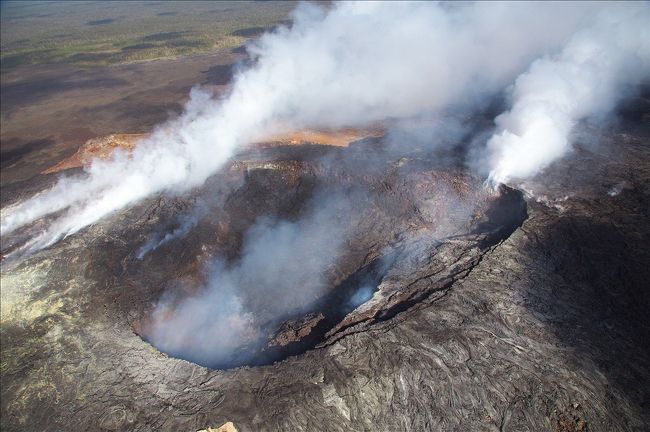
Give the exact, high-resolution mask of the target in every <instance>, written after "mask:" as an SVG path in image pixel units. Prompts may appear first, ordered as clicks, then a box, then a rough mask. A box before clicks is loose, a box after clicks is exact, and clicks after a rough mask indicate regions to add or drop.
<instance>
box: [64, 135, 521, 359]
mask: <svg viewBox="0 0 650 432" xmlns="http://www.w3.org/2000/svg"><path fill="white" fill-rule="evenodd" d="M384 147H385V143H384V142H383V140H382V139H381V138H376V137H372V138H366V139H361V140H358V141H356V142H353V143H352V144H350V145H349V146H347V147H336V146H331V145H320V144H303V145H300V146H295V145H286V144H283V143H282V142H280V143H279V144H277V145H274V146H266V147H265V146H261V147H257V148H254V149H250V150H248V151H244V152H242V153H240V154H238V155H237V156H236V157H234V158H233V160H232V161H231V162H230V163H229V164H228V166H226V167H224V168H223V169H222V170H221V171H220V172H219V173H217V174H215V175H214V176H212V177H211V178H210V179H209V180H208V181H207V182H206V184H205V185H204V186H202V187H201V188H198V189H195V190H193V191H191V193H189V194H186V195H183V196H176V197H171V196H160V197H158V198H155V199H150V200H148V201H146V202H144V203H142V204H139V205H137V206H135V207H134V208H132V209H130V210H125V211H122V212H120V213H119V214H118V215H115V216H113V217H112V218H109V219H113V221H112V222H111V221H110V220H109V221H107V222H106V223H105V224H102V225H104V226H106V228H103V229H105V230H106V231H107V232H106V235H105V236H104V239H105V240H104V241H95V242H93V245H92V246H90V257H89V260H90V262H91V263H92V264H90V265H88V267H87V276H88V277H90V278H92V279H94V280H96V281H97V284H96V286H106V285H107V284H109V283H111V282H110V281H111V280H114V279H115V278H116V277H117V278H119V279H120V281H121V282H120V284H121V285H122V289H121V290H117V291H116V292H114V293H113V294H109V295H110V296H113V298H114V302H113V304H114V306H115V305H116V306H117V309H118V310H117V311H116V312H117V313H118V314H120V315H123V316H126V317H127V320H128V322H129V323H130V326H131V328H132V329H133V331H134V332H135V333H136V334H138V335H139V336H140V337H141V338H142V339H143V340H144V341H147V342H150V343H152V345H154V346H155V347H157V348H160V349H161V350H162V351H164V352H166V353H167V354H169V355H171V356H174V357H178V358H184V359H186V360H190V361H193V362H196V363H199V364H201V365H203V366H208V367H210V368H214V369H227V368H232V367H238V366H258V365H264V364H270V363H273V362H276V361H279V360H282V359H285V358H287V357H288V356H293V355H297V354H300V353H303V352H305V351H307V350H309V349H313V348H318V347H323V346H326V345H330V344H332V343H333V342H335V341H337V340H339V339H341V338H343V337H345V336H346V335H349V334H352V333H355V332H359V331H363V330H364V329H368V328H369V327H371V326H373V325H374V324H376V323H378V322H381V321H386V320H389V319H391V318H393V317H394V316H395V315H397V314H398V313H399V312H401V311H404V310H406V309H408V308H411V307H414V306H417V305H418V304H419V303H420V302H422V301H424V300H425V299H426V300H427V301H433V300H435V299H436V298H439V297H442V296H444V295H445V293H446V292H447V290H448V289H449V288H450V287H451V286H452V285H453V284H454V282H455V281H457V280H459V279H462V278H464V277H465V276H466V275H467V274H468V273H469V272H471V270H472V268H473V267H474V266H475V265H476V264H478V263H479V262H480V260H481V259H482V257H483V255H484V254H485V253H486V252H487V251H489V250H490V249H491V248H492V247H494V246H495V245H496V244H498V243H499V242H500V241H502V240H503V239H504V238H506V237H508V236H509V235H510V234H511V233H512V232H513V231H514V229H516V227H518V226H519V225H521V223H522V222H523V220H524V219H525V218H526V216H527V213H526V204H525V201H524V199H523V195H522V193H521V192H519V191H517V190H514V189H511V188H508V187H506V186H501V187H500V189H499V190H498V191H493V190H491V189H489V188H486V187H485V185H484V184H483V183H482V181H481V180H480V179H478V178H476V177H473V176H471V175H469V174H466V173H464V172H463V170H462V169H461V168H460V167H454V166H453V165H452V166H450V165H449V164H448V163H445V164H441V163H440V160H441V159H440V158H438V157H436V156H435V155H429V156H426V155H424V154H419V153H417V152H415V153H412V154H408V155H407V156H404V155H403V154H401V155H400V156H396V155H395V154H393V153H391V152H390V151H389V150H387V149H386V148H384ZM370 150H372V151H370ZM368 154H373V155H374V156H373V158H372V160H368ZM332 197H336V198H335V199H332ZM323 203H324V204H323ZM321 207H326V208H327V212H328V213H327V217H328V219H327V223H328V224H332V226H336V227H337V228H336V229H335V230H333V231H334V232H333V233H332V234H330V235H333V236H338V237H340V239H341V241H340V243H341V246H340V247H337V248H336V252H335V253H334V254H333V255H332V256H329V255H327V256H323V257H321V258H319V259H322V260H323V261H324V262H323V263H322V264H320V265H318V266H317V270H316V271H318V272H321V273H322V274H321V275H319V276H318V277H317V278H316V280H317V282H314V280H311V279H310V278H309V277H308V279H310V280H308V281H307V282H306V284H312V285H314V284H317V285H319V286H317V287H310V286H305V285H301V286H291V283H289V285H288V286H275V285H272V283H271V282H264V276H263V275H261V276H260V277H259V278H257V279H253V281H252V282H251V281H250V280H248V281H247V282H246V281H244V282H241V285H240V286H237V290H238V291H237V293H236V295H237V298H238V300H239V301H241V304H242V306H243V309H244V311H245V312H246V314H245V317H246V318H247V319H243V318H244V315H243V314H242V315H237V314H233V313H232V312H231V311H229V310H227V306H220V305H219V304H215V305H213V311H214V313H213V316H212V317H211V318H210V321H211V320H214V322H215V323H221V324H219V326H217V327H216V328H217V329H218V330H212V331H213V333H210V331H211V330H210V328H207V329H205V332H206V334H205V335H202V336H201V338H200V340H201V341H202V343H206V344H212V345H214V346H215V347H216V349H217V350H219V346H220V340H222V339H228V337H227V336H226V335H224V334H219V333H220V332H223V331H228V330H230V329H231V326H232V325H244V326H245V327H246V328H245V329H244V330H242V329H241V328H240V329H239V331H240V333H241V334H242V335H245V337H242V338H241V340H237V341H236V342H235V343H233V342H229V343H228V344H225V343H224V347H223V351H224V352H226V353H224V354H221V355H218V356H217V357H216V360H215V357H214V356H207V357H206V356H202V355H198V356H197V355H192V354H188V352H192V348H197V347H192V346H191V345H192V344H196V343H197V342H196V341H192V340H187V341H183V342H180V343H176V344H174V345H173V346H171V347H170V346H165V344H162V346H161V345H160V344H158V343H157V340H156V337H155V331H156V330H155V329H156V328H157V327H159V326H160V325H161V324H164V323H162V322H161V321H164V320H165V319H168V318H169V317H170V316H171V315H173V314H174V313H175V312H176V311H175V309H176V308H177V307H180V305H182V304H183V302H184V301H185V300H187V299H188V298H193V297H196V298H199V299H200V298H201V297H200V296H201V295H202V293H204V292H205V291H206V290H207V289H208V288H206V286H207V285H208V284H209V279H210V277H211V276H210V271H209V269H210V267H211V265H212V264H211V263H213V262H214V261H215V260H219V262H222V263H224V264H223V266H224V267H223V269H224V271H230V270H229V269H230V268H233V267H237V266H238V265H239V263H240V262H241V261H242V259H243V257H242V255H243V254H244V253H245V245H246V242H247V241H250V238H249V237H250V232H251V230H252V227H254V226H255V225H256V224H257V223H259V221H260V220H266V221H270V224H271V225H272V226H273V225H274V224H278V223H283V222H285V223H286V222H289V223H297V224H299V223H300V222H301V221H303V220H304V219H306V218H309V215H310V214H312V213H313V212H314V209H315V208H321ZM188 215H189V216H191V218H192V219H193V221H192V223H191V224H189V225H188V224H186V225H188V226H185V227H183V226H182V225H183V224H184V222H183V221H184V220H187V217H188ZM115 218H117V219H119V221H116V220H115ZM297 229H298V232H297V238H300V237H301V236H304V235H309V234H305V233H304V232H302V231H304V229H303V228H301V227H300V225H298V228H297ZM324 229H325V228H324ZM116 230H119V231H120V232H116ZM328 230H330V231H332V230H331V229H328ZM253 231H254V230H253ZM172 237H173V240H172V241H167V240H163V239H168V240H169V239H170V238H172ZM118 238H119V239H120V240H119V241H117V240H116V239H118ZM247 238H248V240H247ZM66 241H67V240H66ZM107 241H108V242H111V243H114V242H118V243H120V244H119V245H118V244H112V245H111V247H107V245H106V244H105V242H107ZM152 241H153V243H152ZM306 241H307V244H309V240H306ZM147 244H149V245H150V246H149V250H147V251H146V252H143V251H144V249H143V247H144V246H143V245H147ZM152 244H153V245H154V246H151V245H152ZM290 247H294V246H293V245H290ZM310 247H311V245H310ZM313 247H314V248H318V247H319V245H318V243H316V244H313ZM316 255H317V256H318V253H316ZM267 259H268V260H270V262H272V263H273V266H275V267H279V268H280V269H281V270H282V271H286V272H296V271H297V272H299V271H301V267H303V264H304V263H303V262H301V261H302V257H299V256H290V257H289V258H287V257H274V256H269V257H267ZM282 260H284V262H283V261H282ZM291 260H293V261H294V262H287V261H291ZM248 270H250V269H248ZM255 271H257V270H255ZM260 271H261V270H260ZM244 279H245V278H244ZM260 280H261V281H263V282H261V284H259V286H257V285H254V284H255V283H256V282H259V281H260ZM289 280H293V279H291V278H289ZM275 281H276V282H277V279H276V280H275ZM269 284H271V285H269ZM278 285H283V284H282V283H280V284H278ZM217 289H218V288H217ZM298 293H300V294H298ZM106 294H108V293H106ZM106 294H105V295H106ZM101 297H105V296H100V298H101ZM116 297H117V298H116ZM273 297H277V298H279V300H278V301H279V302H281V303H282V304H283V306H282V307H281V308H278V307H273V306H272V305H270V303H272V302H273V300H269V298H273ZM167 298H171V300H169V301H167V305H166V306H165V310H164V312H163V313H156V305H157V304H159V303H160V302H161V301H162V299H167ZM94 299H95V300H94V301H101V300H99V299H98V298H97V297H94ZM250 317H252V318H250ZM233 320H235V321H236V323H234V324H233V323H232V322H230V321H233ZM198 348H199V351H200V350H201V348H200V347H198Z"/></svg>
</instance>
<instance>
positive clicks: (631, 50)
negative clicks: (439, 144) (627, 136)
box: [487, 3, 650, 184]
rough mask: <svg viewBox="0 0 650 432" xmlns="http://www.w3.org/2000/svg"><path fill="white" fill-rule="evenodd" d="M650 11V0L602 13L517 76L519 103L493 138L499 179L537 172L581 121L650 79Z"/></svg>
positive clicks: (494, 174) (565, 146) (500, 120)
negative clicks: (631, 86) (631, 88)
mask: <svg viewBox="0 0 650 432" xmlns="http://www.w3.org/2000/svg"><path fill="white" fill-rule="evenodd" d="M648 16H649V15H648V4H647V3H639V4H628V5H625V7H624V8H623V7H621V8H616V9H613V10H610V11H608V13H607V14H601V15H599V16H598V17H597V18H596V20H595V22H594V24H593V25H591V26H590V27H588V28H586V29H584V30H582V31H580V32H579V33H577V34H576V35H575V36H573V38H572V39H571V40H570V41H569V43H568V44H567V45H566V46H565V47H564V49H563V50H562V51H561V52H560V53H559V54H558V55H555V56H550V57H544V58H542V59H539V60H537V61H535V62H534V63H533V64H532V65H531V67H530V69H529V70H528V71H527V72H526V73H524V74H523V75H521V76H520V77H519V78H518V79H517V81H516V82H515V85H514V88H513V91H512V99H513V106H512V109H511V110H510V111H508V112H505V113H503V114H502V115H500V116H499V117H497V119H496V124H497V125H498V127H499V131H498V132H497V133H495V134H494V135H493V136H492V138H491V139H490V140H489V141H488V144H487V146H488V151H489V152H490V162H491V167H492V170H491V172H490V180H491V181H492V182H494V183H497V184H498V183H504V182H507V181H508V180H510V179H512V178H513V177H515V178H525V177H529V176H532V175H534V174H537V173H538V172H539V171H540V170H542V169H543V168H545V167H546V166H548V165H549V164H550V163H551V162H553V161H554V160H556V159H557V158H559V157H561V156H563V155H564V154H565V153H566V152H567V151H568V150H569V149H570V144H571V142H570V136H569V135H570V133H571V130H572V129H573V127H574V126H575V125H576V123H577V122H578V121H580V120H582V119H584V118H586V117H589V116H594V115H602V114H604V113H607V112H609V111H610V110H611V109H612V108H614V105H615V104H616V102H618V101H619V100H620V99H622V98H623V97H624V96H625V92H624V89H625V87H626V86H629V85H634V84H638V83H640V82H641V81H642V80H644V79H648V78H649V77H650V65H649V63H648V56H649V55H650V48H649V43H650V42H649V41H650V35H649V34H648V28H649V21H648Z"/></svg>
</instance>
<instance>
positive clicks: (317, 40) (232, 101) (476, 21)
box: [1, 2, 648, 250]
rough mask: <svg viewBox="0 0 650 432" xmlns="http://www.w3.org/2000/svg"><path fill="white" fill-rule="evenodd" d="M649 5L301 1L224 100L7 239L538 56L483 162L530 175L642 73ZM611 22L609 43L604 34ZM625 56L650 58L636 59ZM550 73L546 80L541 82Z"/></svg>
mask: <svg viewBox="0 0 650 432" xmlns="http://www.w3.org/2000/svg"><path fill="white" fill-rule="evenodd" d="M647 9H648V5H647V3H639V4H636V3H623V4H610V3H586V2H576V3H559V2H548V3H543V2H540V3H511V2H504V3H492V2H478V3H461V4H453V3H452V4H439V3H428V2H418V3H402V2H400V3H382V2H379V3H369V2H360V3H339V4H336V5H334V7H332V8H331V9H330V10H325V9H322V8H319V7H317V6H314V5H310V4H301V5H300V6H299V7H298V8H297V9H296V10H295V12H294V13H293V25H292V27H291V28H286V27H285V28H280V29H278V30H277V31H276V32H274V33H272V34H267V35H264V36H263V37H262V38H261V39H260V40H259V41H257V43H255V44H253V45H252V46H250V47H249V51H250V53H251V55H252V57H253V60H254V61H253V65H252V66H251V67H250V68H248V69H246V70H243V71H241V72H240V73H239V74H238V75H237V76H236V77H235V81H234V85H233V88H232V90H231V92H230V93H229V94H228V95H226V96H225V97H223V98H217V99H215V98H214V97H213V96H212V95H210V94H207V93H205V92H203V91H201V90H198V89H195V90H193V91H192V94H191V98H190V101H189V103H188V104H187V106H186V107H185V111H184V113H183V115H182V116H181V117H180V118H178V119H176V120H174V121H172V122H169V123H167V124H165V125H162V126H160V127H159V128H157V130H156V131H155V132H154V133H153V135H152V136H151V137H150V138H148V139H146V140H145V141H144V142H142V143H141V144H140V145H138V146H137V148H136V149H135V151H134V152H133V154H132V155H130V156H127V155H125V154H117V155H116V156H115V157H114V158H113V159H112V160H110V161H97V162H95V163H93V164H92V166H90V167H88V168H86V175H84V176H81V177H75V178H68V179H65V180H61V181H59V183H57V184H56V185H55V186H54V187H53V188H52V189H50V190H48V191H45V192H42V193H41V194H39V195H37V196H35V197H33V198H31V199H29V200H27V201H24V202H22V203H19V204H17V205H15V206H12V207H11V208H7V209H4V210H3V214H2V224H1V227H2V233H3V234H6V233H9V232H12V231H14V230H15V229H17V228H19V227H21V226H24V225H26V224H29V223H31V222H33V221H35V220H37V219H39V218H41V217H43V216H45V215H49V214H52V213H56V217H55V219H54V221H53V222H52V223H51V224H50V226H49V227H48V228H47V229H46V230H45V232H43V233H42V234H41V235H40V236H38V237H36V238H34V239H33V240H32V241H31V242H30V243H29V244H28V245H26V248H27V250H36V249H40V248H43V247H47V246H49V245H51V244H53V243H54V242H56V241H57V240H59V239H60V238H62V237H64V236H67V235H70V234H73V233H75V232H77V231H78V230H80V229H82V228H84V227H86V226H88V225H90V224H93V223H95V222H96V221H98V220H100V219H101V218H103V217H105V216H106V215H108V214H110V213H112V212H114V211H116V210H119V209H121V208H124V207H125V206H128V205H130V204H132V203H134V202H136V201H138V200H141V199H143V198H145V197H147V196H150V195H151V194H154V193H159V192H163V191H164V192H168V193H182V192H184V191H187V190H188V189H190V188H192V187H195V186H198V185H200V184H202V183H203V181H204V180H205V179H206V178H207V177H209V176H210V175H211V174H213V173H214V172H215V171H216V170H218V169H219V168H220V167H222V166H223V165H224V163H226V162H227V160H228V159H229V158H230V157H231V156H232V155H233V153H234V152H235V151H236V149H238V148H240V147H241V146H245V145H246V144H248V143H250V142H252V141H253V140H255V139H256V138H259V137H263V136H267V135H268V134H272V133H276V132H279V131H282V130H284V129H296V128H301V127H331V128H335V127H340V126H355V125H363V124H366V123H368V122H376V121H383V120H386V119H395V118H408V117H413V116H422V115H426V116H431V117H434V116H435V115H436V114H437V113H440V112H441V111H444V110H446V109H449V108H450V107H454V108H456V109H463V108H468V109H469V108H471V107H475V106H477V105H481V104H485V102H486V101H487V100H489V99H490V98H491V97H492V96H493V95H495V94H498V93H499V92H501V91H502V90H503V89H504V88H505V87H507V86H509V85H511V84H512V82H513V81H514V79H515V78H516V77H517V76H518V75H519V74H521V73H523V72H524V71H526V69H527V68H528V67H529V66H530V64H531V62H532V61H534V60H535V59H537V58H539V57H540V56H542V60H539V61H537V62H535V63H533V65H532V66H531V67H530V69H529V71H528V72H527V73H526V74H524V75H522V76H521V77H520V78H519V79H518V80H517V82H516V84H515V87H514V91H513V102H514V105H513V108H512V110H511V111H510V112H508V113H506V114H504V115H503V116H501V117H499V119H498V120H497V125H498V127H499V128H500V131H499V132H497V134H496V135H495V136H494V137H493V138H492V139H491V140H490V142H489V144H488V152H487V155H486V156H485V158H486V160H487V161H488V163H487V165H488V166H487V171H490V172H491V173H492V174H491V178H492V179H493V180H494V181H497V182H498V181H507V180H508V179H510V178H512V177H518V176H527V175H532V174H535V173H536V172H538V171H539V170H540V169H542V168H543V167H544V166H546V165H548V163H550V162H551V161H553V160H554V159H556V158H557V157H560V156H561V155H562V154H563V153H564V152H565V151H566V149H567V148H568V147H569V145H568V141H567V140H568V138H567V136H568V134H569V132H570V131H571V127H572V125H573V124H574V123H575V121H577V120H579V119H580V118H582V117H583V116H585V115H589V114H591V113H592V112H594V109H593V106H594V105H600V106H602V107H611V106H612V105H613V103H614V102H615V100H617V99H618V97H617V95H616V90H617V88H618V86H617V83H618V81H619V79H620V76H619V75H617V74H618V72H620V71H622V70H625V71H626V72H627V74H626V75H625V76H626V77H631V78H634V77H637V78H638V76H639V75H642V74H644V73H646V72H647V71H644V70H643V68H644V67H647V56H648V54H647V51H648V50H647V43H648V42H647V41H648V38H647V20H646V21H645V22H643V20H642V18H647ZM603 17H608V18H610V19H609V21H610V24H611V26H608V25H603V24H602V23H601V22H600V21H602V20H603ZM616 19H618V20H619V21H616ZM611 28H614V29H616V32H615V33H614V36H615V37H614V40H613V41H610V40H609V36H610V35H609V34H603V32H606V31H609V29H611ZM574 35H575V36H574ZM572 37H573V39H571V38H572ZM568 40H570V42H569V43H568V45H566V46H565V47H564V45H565V44H566V42H567V41H568ZM563 47H564V49H563ZM619 48H623V49H624V50H625V53H626V54H624V55H618V51H617V50H618V49H619ZM643 48H645V52H643V51H644V50H643ZM558 52H559V53H560V54H557V53H558ZM630 52H634V53H636V54H637V55H639V56H641V57H642V58H641V59H640V60H639V61H636V62H634V61H630V58H629V55H628V54H629V53H630ZM601 55H605V57H604V58H603V59H598V58H594V56H595V57H598V56H601ZM628 68H633V70H634V71H635V72H634V73H631V71H630V69H628ZM639 68H641V69H639ZM546 73H550V74H551V75H550V77H549V79H540V78H539V77H540V76H541V75H544V74H546ZM612 81H615V82H612ZM531 116H532V117H531ZM540 137H543V138H540ZM521 154H523V155H524V156H520V155H521Z"/></svg>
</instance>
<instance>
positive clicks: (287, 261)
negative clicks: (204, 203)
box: [146, 194, 353, 366]
mask: <svg viewBox="0 0 650 432" xmlns="http://www.w3.org/2000/svg"><path fill="white" fill-rule="evenodd" d="M314 202H315V203H316V204H317V206H316V207H315V208H313V209H312V210H311V211H310V212H309V214H307V215H306V216H305V217H303V218H302V219H301V220H299V221H294V222H290V221H284V220H280V221H278V220H272V219H269V218H262V219H261V220H258V221H257V222H256V223H255V224H254V225H253V226H252V227H251V228H250V229H249V230H248V232H247V233H246V236H245V240H244V246H243V248H242V251H241V258H240V259H239V260H238V261H237V262H236V263H233V264H231V265H226V263H224V262H223V261H222V260H220V259H216V260H215V261H213V262H212V263H211V264H210V266H211V267H210V268H209V269H208V274H207V280H208V282H207V284H206V285H205V286H203V287H201V288H200V289H198V290H197V292H196V293H194V294H193V295H189V296H187V295H186V296H184V297H182V298H180V299H179V298H175V297H174V294H169V295H168V297H165V298H163V299H162V300H161V301H159V302H158V303H157V305H156V307H155V309H154V311H153V313H152V317H151V328H150V331H148V332H147V334H146V336H147V337H148V338H149V339H150V340H151V342H152V343H153V344H154V345H155V346H156V347H157V348H159V349H161V350H162V351H164V352H167V353H170V354H173V355H178V356H180V357H182V358H185V359H188V360H192V361H195V362H197V363H201V364H204V365H209V366H216V365H219V366H223V365H228V364H232V363H233V362H239V363H242V362H245V361H247V360H250V357H249V356H250V355H251V352H250V351H249V350H250V348H259V345H260V344H262V345H261V346H262V347H263V344H264V343H266V342H267V340H266V338H267V337H268V334H266V332H267V331H268V329H264V325H265V323H272V322H273V321H274V320H277V319H278V317H282V316H286V315H287V314H292V315H295V314H299V313H301V312H305V311H306V310H307V309H308V308H309V307H310V306H311V305H313V304H314V303H315V302H316V301H318V300H319V298H320V297H321V296H322V295H323V293H325V292H326V289H325V288H326V284H327V282H328V281H327V270H328V269H329V268H331V267H333V266H334V265H335V264H336V260H337V258H338V256H339V255H340V250H341V248H342V246H343V243H344V241H345V238H346V233H345V230H344V228H343V227H345V226H346V225H345V223H346V220H347V219H349V216H348V215H349V214H350V212H351V206H352V205H353V204H352V203H353V201H351V200H350V199H349V197H344V196H337V194H331V195H330V196H327V197H324V198H322V199H319V200H314Z"/></svg>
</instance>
